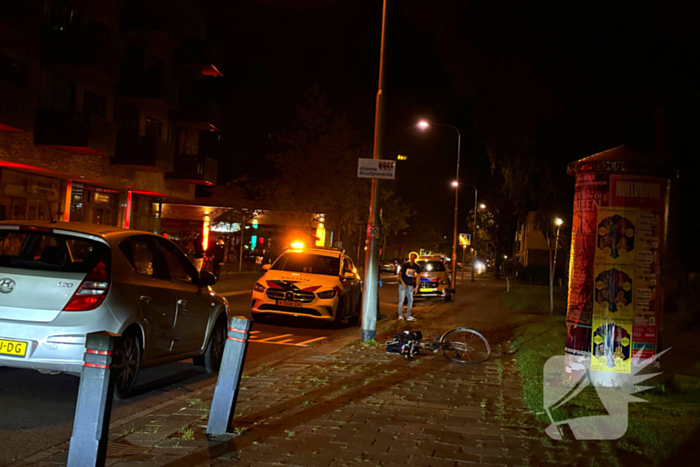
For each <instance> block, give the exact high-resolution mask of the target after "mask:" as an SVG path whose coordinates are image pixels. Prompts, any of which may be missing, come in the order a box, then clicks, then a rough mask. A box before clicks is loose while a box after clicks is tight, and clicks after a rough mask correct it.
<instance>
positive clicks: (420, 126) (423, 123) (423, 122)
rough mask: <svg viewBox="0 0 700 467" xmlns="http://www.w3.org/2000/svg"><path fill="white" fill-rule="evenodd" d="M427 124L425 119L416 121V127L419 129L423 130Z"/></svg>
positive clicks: (428, 124)
mask: <svg viewBox="0 0 700 467" xmlns="http://www.w3.org/2000/svg"><path fill="white" fill-rule="evenodd" d="M429 126H430V123H428V122H426V121H425V120H421V121H420V122H418V128H420V129H421V130H425V129H426V128H428V127H429Z"/></svg>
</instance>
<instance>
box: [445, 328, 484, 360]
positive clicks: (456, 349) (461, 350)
mask: <svg viewBox="0 0 700 467" xmlns="http://www.w3.org/2000/svg"><path fill="white" fill-rule="evenodd" d="M440 344H441V347H442V353H443V355H445V357H447V358H449V359H450V360H452V361H453V362H455V363H463V364H473V363H483V362H485V361H486V360H488V359H489V358H491V346H490V345H489V342H488V341H487V340H486V338H485V337H484V336H482V335H481V333H479V332H477V331H474V330H472V329H467V328H457V329H453V330H451V331H447V332H446V333H445V334H443V335H442V337H441V338H440Z"/></svg>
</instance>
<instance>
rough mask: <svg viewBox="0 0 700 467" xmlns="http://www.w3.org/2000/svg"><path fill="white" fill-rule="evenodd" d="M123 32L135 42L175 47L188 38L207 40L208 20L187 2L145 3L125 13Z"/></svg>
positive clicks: (162, 0)
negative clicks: (205, 37)
mask: <svg viewBox="0 0 700 467" xmlns="http://www.w3.org/2000/svg"><path fill="white" fill-rule="evenodd" d="M121 28H122V31H123V32H124V34H125V35H126V36H127V37H128V39H129V40H130V41H132V42H137V43H140V44H142V45H144V46H163V45H165V46H170V47H172V46H179V45H180V44H181V43H182V42H183V40H184V38H186V37H200V36H203V35H204V32H205V31H206V20H205V18H204V15H203V14H202V12H201V11H199V10H198V9H197V8H196V7H195V6H194V5H192V4H190V3H189V1H187V0H141V1H139V2H130V3H128V4H127V5H126V6H125V8H124V9H123V10H122V14H121Z"/></svg>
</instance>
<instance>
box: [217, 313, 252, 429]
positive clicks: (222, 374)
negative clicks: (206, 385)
mask: <svg viewBox="0 0 700 467" xmlns="http://www.w3.org/2000/svg"><path fill="white" fill-rule="evenodd" d="M250 326H251V321H250V320H248V319H246V318H243V317H236V318H231V323H230V325H229V330H228V339H227V340H226V346H225V347H224V356H223V358H222V361H221V368H220V369H219V378H218V379H217V380H216V388H215V389H214V399H213V400H212V401H211V409H210V410H209V422H208V423H207V432H206V433H207V435H214V436H217V435H224V434H226V433H227V432H228V429H229V427H230V426H231V421H232V420H233V414H234V412H235V410H236V399H237V398H238V387H239V386H240V383H241V375H242V374H243V361H244V360H245V353H246V349H247V348H248V336H249V335H250V334H249V333H250Z"/></svg>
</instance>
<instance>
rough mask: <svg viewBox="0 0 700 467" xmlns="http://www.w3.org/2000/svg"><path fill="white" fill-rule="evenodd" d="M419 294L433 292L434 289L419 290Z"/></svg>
mask: <svg viewBox="0 0 700 467" xmlns="http://www.w3.org/2000/svg"><path fill="white" fill-rule="evenodd" d="M418 291H419V292H435V291H436V289H419V290H418Z"/></svg>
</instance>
